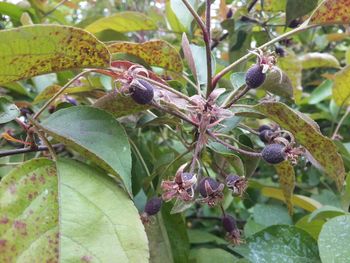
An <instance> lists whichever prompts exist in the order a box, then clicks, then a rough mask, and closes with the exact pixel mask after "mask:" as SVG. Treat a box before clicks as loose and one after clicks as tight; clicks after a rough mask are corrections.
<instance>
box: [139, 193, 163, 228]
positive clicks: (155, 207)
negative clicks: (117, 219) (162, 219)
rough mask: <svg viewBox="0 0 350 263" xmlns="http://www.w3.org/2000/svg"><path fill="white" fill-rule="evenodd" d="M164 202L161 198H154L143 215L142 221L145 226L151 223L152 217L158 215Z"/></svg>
mask: <svg viewBox="0 0 350 263" xmlns="http://www.w3.org/2000/svg"><path fill="white" fill-rule="evenodd" d="M162 203H163V200H162V199H161V198H159V197H152V198H151V199H149V200H148V201H147V203H146V205H145V209H144V212H143V213H142V214H141V221H142V222H143V223H144V224H147V223H149V222H150V216H153V215H155V214H157V213H158V212H159V211H160V208H161V207H162Z"/></svg>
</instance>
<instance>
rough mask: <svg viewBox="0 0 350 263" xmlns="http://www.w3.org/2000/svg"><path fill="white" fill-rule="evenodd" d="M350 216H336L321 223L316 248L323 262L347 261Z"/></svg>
mask: <svg viewBox="0 0 350 263" xmlns="http://www.w3.org/2000/svg"><path fill="white" fill-rule="evenodd" d="M349 237H350V216H348V215H346V216H345V215H344V216H337V217H335V218H332V219H331V220H329V221H328V222H327V223H325V224H324V225H323V228H322V230H321V233H320V235H319V237H318V248H319V250H320V256H321V260H322V262H323V263H329V262H339V263H341V262H348V261H349V258H350V240H349Z"/></svg>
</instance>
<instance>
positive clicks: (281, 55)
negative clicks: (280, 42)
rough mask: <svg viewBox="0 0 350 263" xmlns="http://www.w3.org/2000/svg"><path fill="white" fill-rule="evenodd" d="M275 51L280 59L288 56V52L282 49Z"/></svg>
mask: <svg viewBox="0 0 350 263" xmlns="http://www.w3.org/2000/svg"><path fill="white" fill-rule="evenodd" d="M275 51H276V54H277V55H279V56H280V57H284V56H285V55H286V52H285V51H284V49H283V48H281V47H276V48H275Z"/></svg>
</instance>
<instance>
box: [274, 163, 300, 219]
mask: <svg viewBox="0 0 350 263" xmlns="http://www.w3.org/2000/svg"><path fill="white" fill-rule="evenodd" d="M275 169H276V171H277V174H278V177H279V182H280V186H281V188H282V192H283V196H284V199H285V202H286V204H287V207H288V211H289V214H293V203H292V196H293V191H294V187H295V174H294V168H293V166H292V165H291V164H290V163H289V162H288V161H284V162H282V163H280V164H277V165H275Z"/></svg>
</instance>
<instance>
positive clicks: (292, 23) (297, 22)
mask: <svg viewBox="0 0 350 263" xmlns="http://www.w3.org/2000/svg"><path fill="white" fill-rule="evenodd" d="M300 23H301V20H300V19H297V18H296V19H293V20H292V21H290V22H289V24H288V27H289V28H296V27H298V26H299V25H300Z"/></svg>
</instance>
